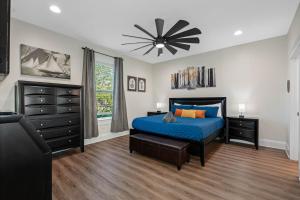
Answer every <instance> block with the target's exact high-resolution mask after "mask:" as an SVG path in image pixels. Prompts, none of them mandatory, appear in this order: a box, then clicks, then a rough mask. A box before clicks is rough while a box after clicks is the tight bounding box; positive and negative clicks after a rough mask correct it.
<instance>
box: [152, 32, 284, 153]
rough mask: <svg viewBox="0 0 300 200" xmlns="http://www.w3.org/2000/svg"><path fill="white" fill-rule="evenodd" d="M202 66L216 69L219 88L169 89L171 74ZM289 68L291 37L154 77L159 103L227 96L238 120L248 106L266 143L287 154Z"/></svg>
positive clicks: (207, 57)
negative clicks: (240, 111) (240, 107)
mask: <svg viewBox="0 0 300 200" xmlns="http://www.w3.org/2000/svg"><path fill="white" fill-rule="evenodd" d="M200 45H201V44H200ZM202 65H205V66H210V67H216V80H217V87H216V88H202V89H195V90H186V89H181V90H171V89H170V87H171V82H170V76H171V74H172V73H175V72H177V71H178V70H180V69H184V68H186V67H187V66H202ZM287 65H288V64H287V38H286V37H277V38H273V39H268V40H263V41H258V42H254V43H250V44H245V45H240V46H236V47H231V48H226V49H222V50H217V51H213V52H208V53H204V54H200V55H196V56H191V57H187V58H182V59H177V60H173V61H169V62H165V63H161V64H157V65H155V66H154V71H153V83H154V85H153V87H154V88H155V90H154V100H155V101H162V102H164V103H166V104H167V103H168V98H169V97H209V96H225V97H227V100H228V104H227V105H228V114H229V115H237V113H238V104H239V103H245V104H246V110H247V115H256V116H258V117H259V119H260V139H261V142H263V143H264V144H265V145H268V143H272V144H273V146H274V145H275V146H276V145H277V147H280V148H284V147H285V143H286V140H287V132H288V119H287V117H288V112H287V92H286V79H287V71H288V70H287ZM270 140H271V141H270Z"/></svg>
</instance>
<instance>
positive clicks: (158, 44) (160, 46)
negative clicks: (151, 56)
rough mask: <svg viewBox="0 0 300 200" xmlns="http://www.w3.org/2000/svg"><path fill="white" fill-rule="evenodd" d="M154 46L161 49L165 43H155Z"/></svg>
mask: <svg viewBox="0 0 300 200" xmlns="http://www.w3.org/2000/svg"><path fill="white" fill-rule="evenodd" d="M155 46H156V48H159V49H161V48H164V47H165V44H163V43H157V44H156V45H155Z"/></svg>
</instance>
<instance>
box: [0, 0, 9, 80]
mask: <svg viewBox="0 0 300 200" xmlns="http://www.w3.org/2000/svg"><path fill="white" fill-rule="evenodd" d="M10 2H11V0H1V1H0V75H7V74H8V73H9V46H10Z"/></svg>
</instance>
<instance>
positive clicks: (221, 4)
mask: <svg viewBox="0 0 300 200" xmlns="http://www.w3.org/2000/svg"><path fill="white" fill-rule="evenodd" d="M299 1H300V0H184V1H183V0H151V1H150V0H106V1H104V0H12V7H13V12H12V16H13V17H14V18H17V19H20V20H23V21H26V22H29V23H32V24H35V25H38V26H41V27H44V28H46V29H50V30H53V31H56V32H59V33H63V34H65V35H68V36H71V37H74V38H77V39H80V40H84V41H88V42H92V43H94V44H97V45H101V46H103V47H107V48H110V49H112V50H116V51H118V52H122V53H123V54H125V55H128V56H131V57H134V58H137V59H139V60H143V61H145V62H149V63H158V62H162V61H167V60H171V59H175V58H180V57H185V56H190V55H194V54H199V53H202V52H207V51H211V50H216V49H221V48H224V47H230V46H234V45H238V44H243V43H248V42H252V41H257V40H261V39H266V38H271V37H275V36H280V35H285V34H287V32H288V29H289V26H290V24H291V22H292V19H293V17H294V15H295V12H296V9H297V5H298V3H299ZM51 4H56V5H58V6H59V7H60V8H61V9H62V13H61V14H60V15H57V14H54V13H51V12H50V11H49V6H50V5H51ZM157 17H159V18H163V19H165V27H164V32H166V31H168V30H169V29H170V28H171V27H172V26H173V25H174V24H175V23H176V22H177V21H178V20H180V19H184V20H187V21H188V22H190V25H189V26H188V27H186V28H185V29H189V28H194V27H197V28H199V29H200V30H201V31H202V35H200V41H201V43H200V44H199V45H198V44H193V45H192V46H191V49H190V51H188V52H187V51H185V50H179V52H178V53H177V54H176V55H175V56H173V55H171V54H170V53H169V52H168V51H167V50H165V51H164V54H163V55H161V56H160V57H157V50H156V49H155V50H154V51H152V52H151V53H150V54H149V55H147V56H142V55H143V53H144V52H146V51H147V49H148V48H145V49H142V50H138V51H135V52H130V50H131V49H133V48H137V47H139V46H137V45H133V46H132V47H130V46H122V45H120V44H121V43H124V42H135V41H139V40H135V39H131V38H125V37H122V36H121V34H130V35H139V36H143V37H145V36H146V35H145V34H144V33H142V32H140V31H139V30H137V29H136V28H134V27H133V25H134V24H139V25H140V26H142V27H143V28H145V29H146V30H148V31H150V32H151V33H153V34H155V33H156V29H155V23H154V19H155V18H157ZM238 29H241V30H243V32H244V34H243V35H241V36H238V37H237V36H234V35H233V33H234V32H235V31H236V30H238Z"/></svg>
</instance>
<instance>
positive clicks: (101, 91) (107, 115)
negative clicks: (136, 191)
mask: <svg viewBox="0 0 300 200" xmlns="http://www.w3.org/2000/svg"><path fill="white" fill-rule="evenodd" d="M97 65H104V66H106V67H111V68H112V83H111V85H112V88H111V90H97V88H96V91H95V92H96V93H95V94H96V96H97V94H99V93H109V94H111V96H112V106H113V89H114V73H115V72H114V66H113V64H109V63H105V62H101V61H97V60H96V61H95V68H96V67H97ZM95 84H96V85H97V83H96V80H95ZM96 101H97V97H96ZM97 119H98V120H109V119H112V112H111V113H105V114H104V116H103V114H101V113H100V114H99V113H98V110H97Z"/></svg>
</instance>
